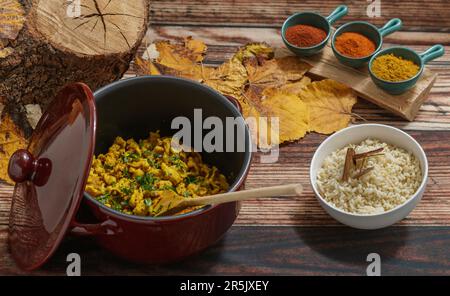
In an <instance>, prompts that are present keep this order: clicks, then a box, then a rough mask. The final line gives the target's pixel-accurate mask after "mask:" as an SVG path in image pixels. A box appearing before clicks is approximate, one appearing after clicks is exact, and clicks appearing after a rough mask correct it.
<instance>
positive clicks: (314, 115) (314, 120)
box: [299, 79, 357, 134]
mask: <svg viewBox="0 0 450 296" xmlns="http://www.w3.org/2000/svg"><path fill="white" fill-rule="evenodd" d="M299 98H300V99H301V100H302V101H303V102H305V103H306V104H308V106H309V110H310V130H311V131H314V132H317V133H321V134H331V133H333V132H335V131H338V130H340V129H343V128H345V127H347V126H348V124H349V122H350V120H351V114H352V113H351V112H352V107H353V105H354V104H355V103H356V100H357V99H356V96H355V94H354V93H353V91H352V90H351V89H350V88H349V87H347V86H345V85H344V84H342V83H339V82H337V81H334V80H331V79H325V80H321V81H315V82H312V83H311V84H309V85H307V86H306V87H305V88H303V89H302V90H301V91H300V93H299Z"/></svg>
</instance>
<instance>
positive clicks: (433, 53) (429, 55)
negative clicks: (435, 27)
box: [419, 44, 445, 64]
mask: <svg viewBox="0 0 450 296" xmlns="http://www.w3.org/2000/svg"><path fill="white" fill-rule="evenodd" d="M444 52H445V49H444V47H443V46H442V45H440V44H437V45H433V46H432V47H430V48H429V49H427V50H426V51H424V52H422V53H419V57H420V58H421V59H422V62H423V63H424V64H426V63H428V62H429V61H431V60H434V59H436V58H438V57H441V56H443V55H444Z"/></svg>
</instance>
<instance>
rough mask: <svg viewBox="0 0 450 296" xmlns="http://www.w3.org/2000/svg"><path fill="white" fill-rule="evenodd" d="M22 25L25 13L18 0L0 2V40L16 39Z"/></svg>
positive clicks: (1, 0) (2, 0)
mask: <svg viewBox="0 0 450 296" xmlns="http://www.w3.org/2000/svg"><path fill="white" fill-rule="evenodd" d="M24 23H25V11H24V10H23V7H22V5H21V4H20V3H19V1H18V0H0V39H10V40H14V39H16V38H17V35H18V34H19V32H20V30H21V29H22V27H23V25H24Z"/></svg>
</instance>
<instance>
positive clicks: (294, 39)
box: [285, 25, 327, 47]
mask: <svg viewBox="0 0 450 296" xmlns="http://www.w3.org/2000/svg"><path fill="white" fill-rule="evenodd" d="M285 37H286V40H287V41H288V42H289V43H290V44H292V45H295V46H297V47H311V46H314V45H317V44H319V43H320V42H322V41H324V40H325V38H327V33H326V32H325V31H324V30H322V29H319V28H316V27H313V26H310V25H295V26H292V27H289V28H287V30H286V34H285Z"/></svg>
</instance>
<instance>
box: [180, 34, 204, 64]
mask: <svg viewBox="0 0 450 296" xmlns="http://www.w3.org/2000/svg"><path fill="white" fill-rule="evenodd" d="M184 47H185V48H186V49H187V54H188V55H189V56H190V58H191V60H193V61H195V62H197V63H199V62H202V61H203V58H204V56H205V54H206V51H207V50H208V47H207V46H206V44H205V43H204V42H203V41H200V40H197V39H192V37H191V36H189V37H186V38H185V39H184Z"/></svg>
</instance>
